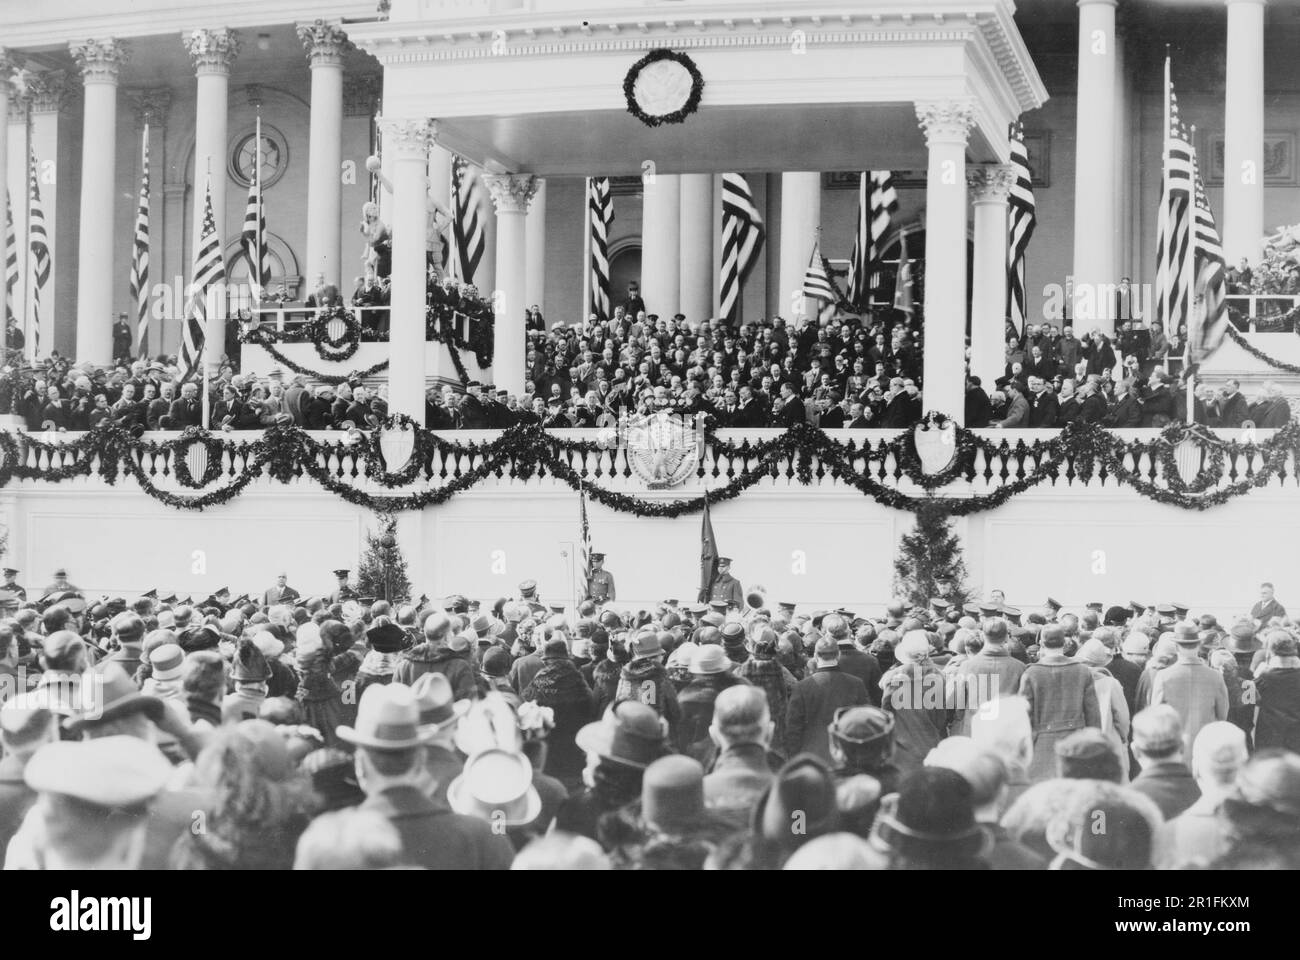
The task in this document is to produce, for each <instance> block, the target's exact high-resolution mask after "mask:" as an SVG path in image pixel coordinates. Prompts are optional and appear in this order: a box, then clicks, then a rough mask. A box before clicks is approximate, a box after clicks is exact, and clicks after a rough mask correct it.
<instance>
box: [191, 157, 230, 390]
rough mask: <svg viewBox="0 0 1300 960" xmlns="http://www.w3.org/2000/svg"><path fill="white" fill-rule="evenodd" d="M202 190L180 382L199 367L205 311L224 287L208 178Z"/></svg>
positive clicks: (215, 303)
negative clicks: (200, 231) (200, 220)
mask: <svg viewBox="0 0 1300 960" xmlns="http://www.w3.org/2000/svg"><path fill="white" fill-rule="evenodd" d="M203 189H204V197H203V232H202V234H201V235H200V237H199V245H198V247H196V248H195V250H194V283H193V284H192V285H191V286H190V305H189V309H188V310H187V311H186V315H185V329H184V332H183V334H182V336H181V370H182V371H183V373H182V376H181V380H182V382H184V381H186V380H189V379H190V378H191V377H192V376H194V375H195V374H197V373H199V372H201V370H202V368H203V346H204V342H205V340H206V334H205V325H206V323H207V320H208V311H209V309H219V298H220V294H221V291H220V290H219V289H216V288H219V287H221V286H224V285H225V282H226V264H225V261H224V260H222V258H221V238H220V237H218V236H217V223H216V220H215V219H214V218H213V216H212V177H211V175H209V177H208V182H207V184H206V185H205V186H204V188H203Z"/></svg>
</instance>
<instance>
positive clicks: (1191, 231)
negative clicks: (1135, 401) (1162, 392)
mask: <svg viewBox="0 0 1300 960" xmlns="http://www.w3.org/2000/svg"><path fill="white" fill-rule="evenodd" d="M1187 146H1188V147H1189V148H1190V150H1191V154H1192V185H1191V186H1192V191H1191V203H1189V204H1188V209H1187V259H1186V263H1185V267H1184V269H1186V270H1187V280H1188V290H1189V297H1188V301H1187V311H1188V313H1187V319H1188V320H1189V321H1193V320H1195V319H1196V316H1197V313H1196V311H1197V310H1198V307H1197V305H1196V300H1197V297H1196V210H1197V199H1196V191H1197V187H1198V185H1199V184H1200V181H1201V170H1200V162H1199V160H1198V159H1197V156H1196V124H1192V126H1191V133H1190V135H1189V137H1188V144H1187ZM1199 310H1200V311H1201V312H1200V321H1199V322H1197V323H1192V322H1189V323H1188V324H1187V342H1188V344H1189V349H1190V344H1191V340H1192V335H1193V332H1195V334H1196V336H1201V335H1202V334H1203V332H1204V326H1205V312H1204V311H1205V295H1204V293H1202V294H1201V306H1200V308H1199ZM1190 355H1191V354H1190V353H1189V356H1190ZM1195 374H1196V371H1194V370H1193V371H1191V372H1190V373H1189V374H1188V377H1187V414H1188V416H1189V417H1190V418H1191V419H1192V421H1193V422H1195V420H1196V407H1195V406H1194V403H1195V394H1194V393H1193V392H1192V378H1193V377H1194V376H1195Z"/></svg>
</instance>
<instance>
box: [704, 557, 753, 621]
mask: <svg viewBox="0 0 1300 960" xmlns="http://www.w3.org/2000/svg"><path fill="white" fill-rule="evenodd" d="M709 600H710V602H712V601H714V600H725V601H726V602H727V606H728V607H730V608H732V609H734V610H740V609H742V608H743V607H744V605H745V591H744V590H742V589H741V587H740V581H739V580H737V579H736V578H735V577H733V576H732V575H731V558H730V557H718V573H717V576H715V577H714V578H713V583H712V585H711V586H710V587H709Z"/></svg>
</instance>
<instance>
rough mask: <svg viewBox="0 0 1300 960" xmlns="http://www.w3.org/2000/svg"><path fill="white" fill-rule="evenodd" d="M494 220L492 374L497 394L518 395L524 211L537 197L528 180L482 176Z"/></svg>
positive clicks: (521, 176)
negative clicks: (494, 272) (490, 200)
mask: <svg viewBox="0 0 1300 960" xmlns="http://www.w3.org/2000/svg"><path fill="white" fill-rule="evenodd" d="M483 183H484V184H485V185H486V186H487V188H488V191H489V192H490V193H491V195H492V204H493V206H494V207H495V208H496V214H497V250H496V289H495V290H494V298H493V299H494V303H493V306H494V308H495V310H496V327H495V337H494V339H493V347H492V353H493V360H492V371H493V377H494V383H495V384H496V386H497V389H499V390H508V391H510V393H512V394H514V395H516V396H522V395H523V392H524V357H525V351H524V310H525V308H527V306H528V304H527V303H525V295H524V291H525V289H526V287H527V282H528V281H527V274H528V250H527V233H528V225H527V215H528V205H529V203H530V202H531V201H532V199H533V195H534V194H535V193H536V192H537V178H536V177H534V176H532V175H531V174H509V173H506V174H485V175H484V176H483Z"/></svg>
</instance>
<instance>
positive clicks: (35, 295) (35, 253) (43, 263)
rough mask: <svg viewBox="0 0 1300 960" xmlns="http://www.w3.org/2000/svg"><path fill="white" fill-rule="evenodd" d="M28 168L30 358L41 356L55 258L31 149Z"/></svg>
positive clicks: (33, 152)
mask: <svg viewBox="0 0 1300 960" xmlns="http://www.w3.org/2000/svg"><path fill="white" fill-rule="evenodd" d="M29 168H30V174H29V176H28V189H29V191H30V193H31V201H30V206H29V208H28V213H27V220H28V225H27V236H28V245H29V246H30V248H31V251H32V256H31V264H30V268H29V269H30V270H31V280H32V284H31V287H32V295H31V300H32V313H31V336H29V337H28V338H27V342H28V343H29V344H31V348H32V357H33V358H35V357H38V356H40V349H41V291H42V290H43V289H44V288H45V284H46V283H48V282H49V279H50V272H51V271H52V270H53V267H54V260H53V257H52V256H51V255H50V238H49V234H47V233H46V232H45V209H44V208H43V207H42V206H41V184H40V176H39V175H38V167H37V163H36V152H35V151H32V152H31V163H30V165H29Z"/></svg>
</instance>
